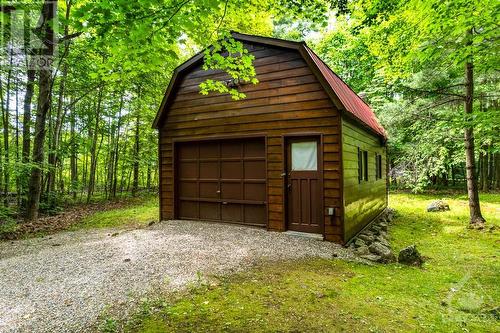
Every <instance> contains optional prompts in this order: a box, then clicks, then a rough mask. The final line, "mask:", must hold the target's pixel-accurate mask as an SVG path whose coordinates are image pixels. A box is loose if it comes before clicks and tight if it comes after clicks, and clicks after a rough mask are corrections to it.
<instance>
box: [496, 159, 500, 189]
mask: <svg viewBox="0 0 500 333" xmlns="http://www.w3.org/2000/svg"><path fill="white" fill-rule="evenodd" d="M495 189H497V190H500V153H495Z"/></svg>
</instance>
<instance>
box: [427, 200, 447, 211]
mask: <svg viewBox="0 0 500 333" xmlns="http://www.w3.org/2000/svg"><path fill="white" fill-rule="evenodd" d="M446 210H450V206H449V205H448V203H446V202H445V201H443V200H435V201H433V202H431V203H430V204H429V206H427V211H428V212H443V211H446Z"/></svg>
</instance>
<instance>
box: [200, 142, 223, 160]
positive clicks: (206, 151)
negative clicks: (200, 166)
mask: <svg viewBox="0 0 500 333" xmlns="http://www.w3.org/2000/svg"><path fill="white" fill-rule="evenodd" d="M199 145H200V159H203V158H216V159H218V158H219V153H220V152H219V143H217V142H203V143H199Z"/></svg>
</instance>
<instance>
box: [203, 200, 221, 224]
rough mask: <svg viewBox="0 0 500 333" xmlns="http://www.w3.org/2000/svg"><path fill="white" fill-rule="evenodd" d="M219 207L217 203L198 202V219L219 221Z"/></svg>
mask: <svg viewBox="0 0 500 333" xmlns="http://www.w3.org/2000/svg"><path fill="white" fill-rule="evenodd" d="M220 206H221V204H220V203H218V202H200V219H202V220H203V219H205V220H220V219H221V216H220Z"/></svg>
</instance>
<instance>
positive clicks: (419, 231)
mask: <svg viewBox="0 0 500 333" xmlns="http://www.w3.org/2000/svg"><path fill="white" fill-rule="evenodd" d="M481 197H482V199H483V204H482V210H483V213H484V216H485V218H486V219H487V221H488V226H492V225H495V226H496V228H497V229H498V227H499V225H500V195H498V194H496V195H494V194H488V195H486V194H483V195H482V196H481ZM436 198H441V196H439V195H411V194H394V195H391V199H390V205H391V206H392V207H394V208H395V209H396V210H397V212H398V215H397V218H396V219H395V221H394V222H393V224H391V226H390V230H389V231H390V237H391V241H392V244H393V247H394V249H395V250H396V251H397V250H399V249H401V248H403V247H405V246H406V245H409V244H412V243H415V244H417V247H418V249H419V250H420V251H421V252H422V254H423V255H424V256H426V257H428V259H427V262H426V263H425V265H424V267H423V268H422V269H419V268H413V267H407V266H402V265H399V264H390V265H376V266H368V265H363V264H357V263H350V262H345V261H341V260H319V259H318V260H304V261H299V262H296V261H294V262H284V263H264V264H262V265H261V266H259V267H257V268H255V269H253V270H252V271H250V272H246V273H241V274H238V275H234V276H231V277H228V278H224V277H219V278H218V280H217V282H216V285H213V284H211V285H203V284H201V285H199V286H198V287H196V288H191V289H190V290H189V291H187V292H185V293H183V294H181V295H177V296H176V297H172V296H170V297H167V296H161V295H160V296H159V300H157V301H154V302H146V303H144V304H143V306H142V310H141V311H139V312H138V313H137V314H136V315H135V316H133V317H132V318H130V319H129V320H128V322H127V323H125V324H124V325H125V326H124V328H123V330H124V331H127V332H150V333H151V332H338V331H339V332H343V331H345V332H500V329H499V327H500V325H499V324H500V318H499V317H498V316H499V314H498V306H499V299H500V287H499V285H500V267H499V258H498V256H499V254H500V251H499V245H500V238H499V237H498V236H499V232H498V230H489V229H488V230H483V231H478V230H471V229H467V218H468V210H467V208H468V206H467V201H466V200H465V197H464V196H461V195H455V196H452V197H448V198H446V200H447V201H448V203H449V204H450V207H451V211H449V212H443V213H427V212H426V211H425V208H426V206H427V204H428V203H429V202H430V201H431V200H433V199H436ZM495 309H496V311H495Z"/></svg>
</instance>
